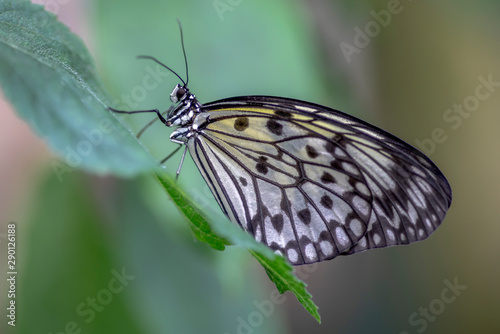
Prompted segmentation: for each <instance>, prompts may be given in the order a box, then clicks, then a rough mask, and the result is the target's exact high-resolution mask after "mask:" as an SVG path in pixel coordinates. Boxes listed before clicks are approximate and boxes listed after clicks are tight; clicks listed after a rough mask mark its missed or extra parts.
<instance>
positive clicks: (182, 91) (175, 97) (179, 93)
mask: <svg viewBox="0 0 500 334" xmlns="http://www.w3.org/2000/svg"><path fill="white" fill-rule="evenodd" d="M186 92H187V89H186V88H185V87H184V86H181V85H179V84H177V86H175V88H174V90H173V91H172V93H171V94H170V101H172V102H173V103H177V102H179V101H180V100H181V99H182V97H183V96H184V95H186Z"/></svg>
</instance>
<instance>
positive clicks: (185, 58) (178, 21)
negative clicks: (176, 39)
mask: <svg viewBox="0 0 500 334" xmlns="http://www.w3.org/2000/svg"><path fill="white" fill-rule="evenodd" d="M177 23H178V24H179V31H180V32H181V45H182V53H183V54H184V63H185V64H186V84H185V85H187V84H188V82H189V71H188V60H187V57H186V49H185V48H184V34H183V33H182V25H181V21H180V20H179V19H177Z"/></svg>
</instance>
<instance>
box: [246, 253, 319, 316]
mask: <svg viewBox="0 0 500 334" xmlns="http://www.w3.org/2000/svg"><path fill="white" fill-rule="evenodd" d="M250 253H252V255H253V256H254V257H255V258H256V259H257V261H259V262H260V264H261V265H262V266H263V267H264V269H265V270H266V273H267V276H269V279H270V280H271V281H272V282H273V283H274V284H276V288H278V291H279V292H280V293H282V294H283V293H285V291H291V292H293V294H294V295H295V296H296V297H297V300H298V301H299V302H300V303H301V304H302V306H304V308H305V309H306V310H307V311H308V312H309V313H310V314H311V315H312V316H313V317H314V319H316V320H317V321H318V322H319V323H321V317H320V315H319V312H318V306H316V304H314V302H313V301H312V295H311V294H310V293H309V292H307V290H306V284H305V283H304V282H302V281H301V280H300V279H299V278H298V277H297V276H295V274H294V273H293V271H292V266H291V265H290V263H288V262H287V261H286V260H285V259H284V258H283V257H282V256H276V257H275V258H274V259H269V258H268V257H265V256H263V255H262V254H260V253H257V252H254V251H252V250H250Z"/></svg>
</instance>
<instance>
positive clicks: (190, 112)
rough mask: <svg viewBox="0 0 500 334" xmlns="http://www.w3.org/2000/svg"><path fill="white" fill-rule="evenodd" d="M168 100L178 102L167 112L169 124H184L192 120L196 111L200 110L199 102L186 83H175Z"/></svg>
mask: <svg viewBox="0 0 500 334" xmlns="http://www.w3.org/2000/svg"><path fill="white" fill-rule="evenodd" d="M170 101H172V102H173V103H178V104H177V106H176V107H175V108H174V109H173V110H172V111H171V112H170V113H169V114H168V118H167V123H168V125H169V126H185V125H187V124H189V123H191V122H192V121H193V118H194V116H195V114H196V113H197V112H200V103H199V102H198V100H196V97H195V96H194V94H191V92H190V91H189V89H188V88H187V86H186V85H182V86H181V85H179V84H177V85H176V86H175V88H174V89H173V90H172V93H170Z"/></svg>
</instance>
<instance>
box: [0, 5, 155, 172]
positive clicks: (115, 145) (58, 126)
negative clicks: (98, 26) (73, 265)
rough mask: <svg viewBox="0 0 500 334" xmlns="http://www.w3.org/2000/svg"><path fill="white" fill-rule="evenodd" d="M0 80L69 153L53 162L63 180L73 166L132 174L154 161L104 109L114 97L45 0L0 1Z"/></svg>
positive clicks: (21, 110) (56, 146) (25, 114)
mask: <svg viewBox="0 0 500 334" xmlns="http://www.w3.org/2000/svg"><path fill="white" fill-rule="evenodd" d="M0 84H1V87H2V89H3V92H4V94H5V95H6V97H7V98H8V99H9V100H10V102H11V103H12V105H13V106H14V107H15V108H16V110H17V112H18V114H19V115H20V116H21V117H22V118H23V119H25V120H26V121H27V122H28V123H29V124H30V126H31V127H32V128H33V130H34V131H35V132H36V133H37V134H38V135H40V136H42V137H44V138H45V139H46V141H47V142H48V144H49V146H50V147H51V148H52V149H53V150H54V151H56V152H58V153H59V154H60V155H61V156H62V157H63V158H64V160H65V161H64V162H65V163H61V162H53V163H52V167H53V169H54V171H55V172H56V174H57V175H58V178H59V180H60V181H61V180H62V177H63V175H64V174H65V173H67V172H70V171H72V169H73V168H75V167H82V168H85V169H87V170H91V171H93V172H98V173H110V172H112V173H115V174H118V175H122V176H130V175H134V174H137V173H139V172H142V171H146V170H151V169H152V168H154V166H155V165H156V162H155V161H154V160H153V159H152V158H151V157H150V155H149V154H148V153H147V152H146V150H145V149H144V148H143V147H141V145H140V144H139V142H138V141H137V140H135V138H134V137H133V136H132V135H131V133H130V132H129V131H127V130H125V128H124V127H123V126H122V125H121V124H120V122H119V121H118V120H117V118H116V117H115V116H114V115H112V114H111V113H110V112H108V111H107V110H106V107H107V106H108V105H109V104H110V103H109V98H108V97H107V94H106V93H105V92H104V90H103V88H102V86H101V83H100V82H99V80H98V79H97V77H96V73H95V68H94V64H93V61H92V59H91V56H90V55H89V53H88V51H87V49H86V48H85V46H84V44H83V43H82V41H81V40H80V39H79V38H78V37H77V36H75V35H74V34H73V33H71V32H70V31H69V29H68V28H67V27H66V26H65V25H63V24H62V23H60V22H58V21H57V19H56V17H55V16H54V15H53V14H51V13H48V12H46V11H44V10H43V8H42V7H41V6H38V5H33V4H31V3H30V2H28V1H2V2H1V3H0Z"/></svg>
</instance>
